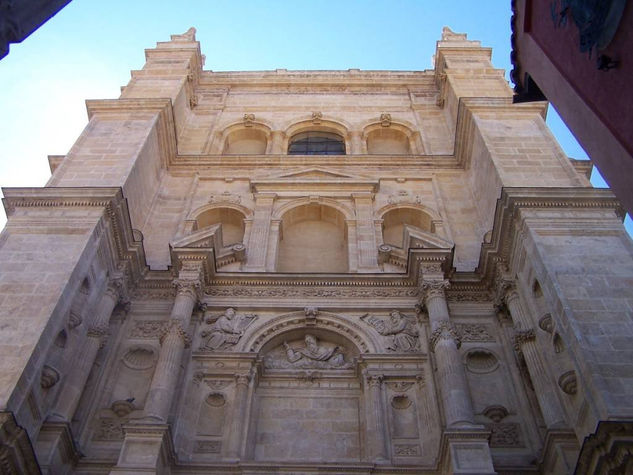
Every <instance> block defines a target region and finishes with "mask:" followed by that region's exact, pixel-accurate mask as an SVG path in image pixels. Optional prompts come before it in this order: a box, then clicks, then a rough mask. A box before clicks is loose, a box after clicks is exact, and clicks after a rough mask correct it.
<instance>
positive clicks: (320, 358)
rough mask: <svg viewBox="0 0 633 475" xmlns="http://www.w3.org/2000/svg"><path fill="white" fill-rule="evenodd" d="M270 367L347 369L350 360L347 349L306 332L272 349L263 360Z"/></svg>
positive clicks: (350, 364) (350, 362) (349, 366)
mask: <svg viewBox="0 0 633 475" xmlns="http://www.w3.org/2000/svg"><path fill="white" fill-rule="evenodd" d="M264 366H265V367H266V368H271V369H347V368H351V367H352V361H351V359H350V357H349V354H348V352H347V350H346V349H345V348H344V347H343V346H341V345H337V344H335V343H332V342H329V341H319V340H318V339H317V337H316V336H314V335H312V334H310V333H307V334H306V335H305V337H304V338H303V339H302V340H295V341H291V342H290V343H288V342H287V341H284V342H283V344H281V345H280V346H278V347H277V348H275V349H273V350H272V351H271V352H270V353H268V355H266V358H265V360H264Z"/></svg>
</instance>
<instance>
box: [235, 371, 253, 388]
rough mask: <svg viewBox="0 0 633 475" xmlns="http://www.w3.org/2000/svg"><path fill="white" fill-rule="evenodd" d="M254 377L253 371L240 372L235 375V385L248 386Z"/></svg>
mask: <svg viewBox="0 0 633 475" xmlns="http://www.w3.org/2000/svg"><path fill="white" fill-rule="evenodd" d="M252 378H253V376H252V374H251V373H238V374H236V375H235V385H236V386H248V383H250V381H251V379H252Z"/></svg>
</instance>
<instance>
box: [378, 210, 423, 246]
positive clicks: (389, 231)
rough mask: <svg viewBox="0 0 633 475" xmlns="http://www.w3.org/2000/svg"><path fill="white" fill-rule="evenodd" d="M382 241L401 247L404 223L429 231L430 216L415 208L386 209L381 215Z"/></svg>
mask: <svg viewBox="0 0 633 475" xmlns="http://www.w3.org/2000/svg"><path fill="white" fill-rule="evenodd" d="M382 219H383V225H382V226H383V231H382V235H383V241H384V243H385V244H389V245H391V246H396V247H398V248H401V247H402V239H403V231H404V225H405V224H407V225H409V226H414V227H416V228H418V229H420V230H422V231H425V232H428V233H430V232H431V216H429V215H428V214H427V213H425V212H424V211H422V210H419V209H416V208H409V207H402V208H395V209H391V210H389V211H387V212H386V213H385V214H384V215H383V216H382Z"/></svg>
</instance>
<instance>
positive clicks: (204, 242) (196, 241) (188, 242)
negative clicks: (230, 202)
mask: <svg viewBox="0 0 633 475" xmlns="http://www.w3.org/2000/svg"><path fill="white" fill-rule="evenodd" d="M170 245H171V247H172V248H173V249H176V248H182V247H188V248H196V249H209V248H214V249H216V250H218V251H219V250H220V249H222V225H221V224H214V225H213V226H208V227H206V228H203V229H201V230H199V231H195V232H193V233H192V234H190V235H189V236H186V237H184V238H181V239H177V240H175V241H172V242H171V243H170Z"/></svg>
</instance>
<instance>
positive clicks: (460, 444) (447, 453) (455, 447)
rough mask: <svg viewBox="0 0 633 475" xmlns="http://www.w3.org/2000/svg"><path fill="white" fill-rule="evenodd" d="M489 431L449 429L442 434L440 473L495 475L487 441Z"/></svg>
mask: <svg viewBox="0 0 633 475" xmlns="http://www.w3.org/2000/svg"><path fill="white" fill-rule="evenodd" d="M489 439H490V431H488V430H482V429H466V428H465V429H450V430H445V431H444V433H443V434H442V460H443V461H444V462H443V465H444V466H443V467H442V468H443V469H442V473H453V474H462V473H468V474H478V475H484V474H486V475H487V474H490V475H492V474H495V473H497V472H495V469H494V465H493V463H492V454H491V453H490V446H489V444H488V440H489Z"/></svg>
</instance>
